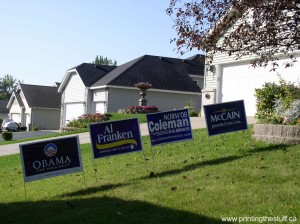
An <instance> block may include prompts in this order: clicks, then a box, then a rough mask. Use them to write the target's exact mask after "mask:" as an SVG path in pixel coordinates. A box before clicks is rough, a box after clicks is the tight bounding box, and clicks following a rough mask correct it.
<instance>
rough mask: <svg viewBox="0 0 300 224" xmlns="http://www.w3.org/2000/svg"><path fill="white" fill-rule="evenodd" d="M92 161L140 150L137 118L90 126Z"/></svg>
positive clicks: (140, 142)
mask: <svg viewBox="0 0 300 224" xmlns="http://www.w3.org/2000/svg"><path fill="white" fill-rule="evenodd" d="M90 137H91V142H92V148H93V154H94V159H96V158H101V157H107V156H113V155H118V154H123V153H129V152H136V151H141V150H142V141H141V133H140V126H139V122H138V119H137V118H133V119H126V120H119V121H111V122H103V123H97V124H91V125H90Z"/></svg>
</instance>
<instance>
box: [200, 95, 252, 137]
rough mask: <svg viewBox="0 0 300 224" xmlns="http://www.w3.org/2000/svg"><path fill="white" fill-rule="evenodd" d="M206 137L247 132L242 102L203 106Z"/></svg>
mask: <svg viewBox="0 0 300 224" xmlns="http://www.w3.org/2000/svg"><path fill="white" fill-rule="evenodd" d="M203 108H204V113H205V120H206V126H207V130H208V135H209V136H212V135H218V134H224V133H228V132H235V131H241V130H247V129H248V125H247V118H246V113H245V105H244V101H243V100H238V101H232V102H226V103H219V104H211V105H205V106H203Z"/></svg>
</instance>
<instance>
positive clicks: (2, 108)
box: [0, 100, 9, 114]
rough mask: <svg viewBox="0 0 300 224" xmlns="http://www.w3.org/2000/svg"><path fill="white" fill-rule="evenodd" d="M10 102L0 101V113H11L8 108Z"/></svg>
mask: <svg viewBox="0 0 300 224" xmlns="http://www.w3.org/2000/svg"><path fill="white" fill-rule="evenodd" d="M7 104H8V100H0V113H2V114H4V113H9V109H7V108H6V106H7Z"/></svg>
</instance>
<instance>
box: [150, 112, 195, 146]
mask: <svg viewBox="0 0 300 224" xmlns="http://www.w3.org/2000/svg"><path fill="white" fill-rule="evenodd" d="M146 116H147V124H148V130H149V136H150V141H151V145H152V146H156V145H161V144H166V143H171V142H179V141H187V140H192V139H193V133H192V127H191V121H190V116H189V111H188V109H182V110H172V111H167V112H160V113H153V114H147V115H146Z"/></svg>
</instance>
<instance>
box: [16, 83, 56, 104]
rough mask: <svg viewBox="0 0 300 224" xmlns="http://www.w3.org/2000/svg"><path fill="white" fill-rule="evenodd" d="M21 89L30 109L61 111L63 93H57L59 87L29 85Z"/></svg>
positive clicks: (22, 86) (23, 85)
mask: <svg viewBox="0 0 300 224" xmlns="http://www.w3.org/2000/svg"><path fill="white" fill-rule="evenodd" d="M20 87H21V89H22V91H23V93H24V96H25V99H26V101H27V103H28V106H29V107H31V108H34V107H35V108H53V109H60V104H61V93H58V92H57V89H58V88H57V87H52V86H37V85H28V84H21V85H20Z"/></svg>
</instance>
